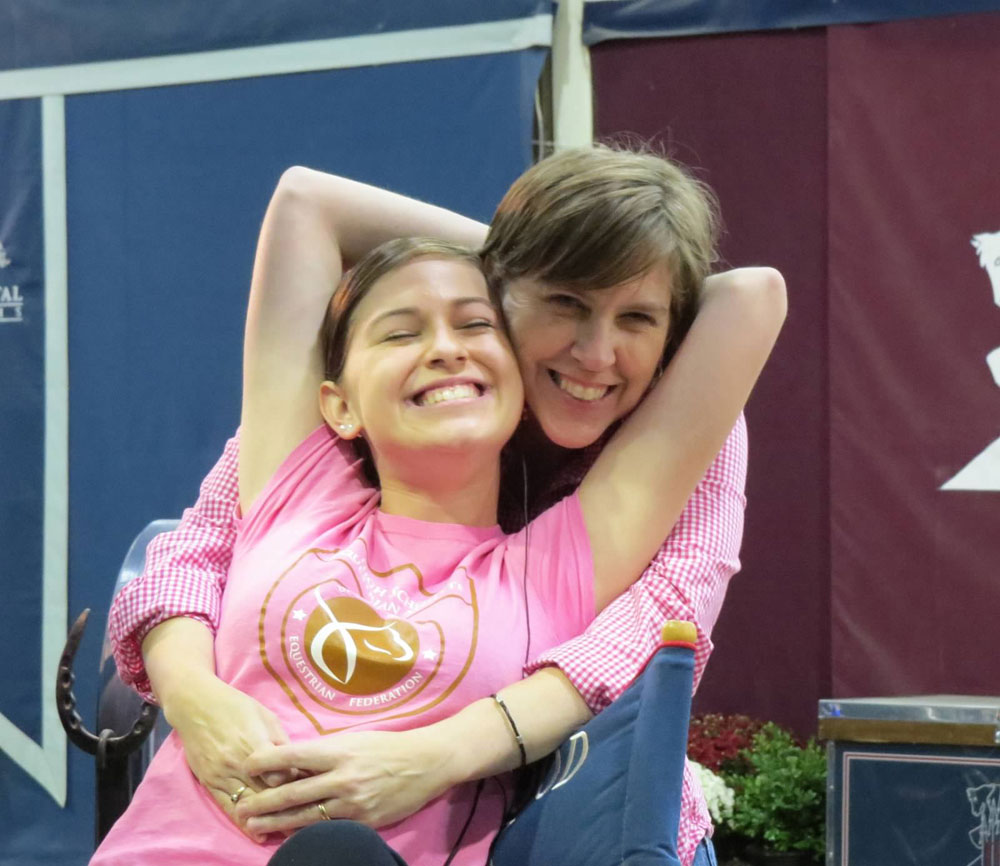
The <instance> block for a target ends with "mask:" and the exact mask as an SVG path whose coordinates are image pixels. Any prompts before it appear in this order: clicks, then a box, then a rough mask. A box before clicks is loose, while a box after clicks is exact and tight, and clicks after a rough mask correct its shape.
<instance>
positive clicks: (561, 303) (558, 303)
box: [547, 295, 587, 311]
mask: <svg viewBox="0 0 1000 866" xmlns="http://www.w3.org/2000/svg"><path fill="white" fill-rule="evenodd" d="M547 300H548V302H549V303H550V304H552V306H554V307H559V308H560V309H563V310H574V311H582V310H586V309H587V306H586V305H585V304H584V303H583V301H581V300H580V299H579V298H577V297H574V296H573V295H549V297H548V298H547Z"/></svg>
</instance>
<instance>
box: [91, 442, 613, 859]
mask: <svg viewBox="0 0 1000 866" xmlns="http://www.w3.org/2000/svg"><path fill="white" fill-rule="evenodd" d="M526 539H527V551H526V550H525V541H526ZM526 556H527V559H526ZM526 562H527V573H528V580H527V585H526V586H525V581H524V580H523V575H524V573H525V563H526ZM525 599H527V604H528V611H527V612H528V613H530V631H531V647H530V653H531V654H532V655H534V654H536V653H538V652H540V651H542V650H544V649H547V648H549V647H552V646H555V645H557V644H559V643H562V642H563V641H565V640H567V639H569V638H570V637H572V636H574V635H576V634H578V633H579V632H580V631H582V630H583V628H584V627H585V626H586V625H587V624H588V623H589V622H590V621H591V620H592V619H593V616H594V599H593V562H592V557H591V551H590V545H589V541H588V539H587V535H586V530H585V527H584V523H583V516H582V513H581V511H580V505H579V501H578V499H577V497H576V496H571V497H568V498H566V499H564V500H562V501H561V502H560V503H558V504H557V505H555V506H553V507H552V508H550V509H549V510H548V511H546V512H545V513H544V514H542V515H541V516H539V517H538V518H537V519H536V520H534V521H532V523H531V524H529V526H528V528H527V530H522V531H521V532H519V533H517V534H516V535H510V536H507V535H504V534H503V533H502V532H501V531H500V529H499V528H498V527H495V526H494V527H469V526H460V525H454V524H441V523H428V522H425V521H418V520H413V519H410V518H405V517H399V516H395V515H388V514H384V513H382V512H380V511H379V510H378V496H377V493H376V492H374V491H372V489H371V488H370V487H368V486H367V485H366V484H365V482H364V480H363V478H362V477H361V474H360V464H359V462H358V461H357V459H356V458H355V456H354V453H353V450H352V449H351V447H350V446H349V445H348V444H347V443H344V442H342V441H341V440H339V439H338V438H337V437H336V436H334V435H333V434H332V433H330V432H329V431H328V430H327V429H326V428H325V427H324V428H321V429H319V430H317V431H315V432H314V433H312V434H311V435H310V436H309V437H308V438H307V439H306V440H305V441H304V442H302V443H301V444H300V445H299V446H298V447H297V448H296V449H295V451H293V452H292V454H291V455H290V456H289V457H288V459H287V460H286V461H285V462H284V464H282V466H281V467H280V468H279V469H278V471H277V472H276V473H275V475H274V477H273V478H272V479H271V481H270V482H269V483H268V485H267V487H266V488H265V490H264V491H263V492H262V493H261V495H260V497H259V498H258V499H257V501H256V502H255V503H254V505H253V507H252V508H251V509H250V511H249V513H248V514H247V515H246V517H245V518H244V519H243V520H242V521H241V522H240V527H239V536H238V538H237V542H236V547H235V551H234V557H233V564H232V568H231V571H230V576H229V581H228V583H227V585H226V589H225V593H224V596H223V601H222V616H221V625H220V628H219V632H218V635H217V637H216V641H215V653H216V667H217V671H218V673H219V676H220V677H222V679H224V680H226V681H227V682H229V683H231V684H232V685H233V686H235V687H236V688H238V689H240V690H241V691H244V692H246V693H247V694H249V695H252V696H253V697H254V698H256V699H257V700H258V701H260V702H261V703H262V704H264V705H265V706H267V707H269V708H270V709H271V710H272V711H273V712H275V713H276V714H277V716H278V718H279V719H280V720H281V723H282V725H284V727H285V730H286V731H287V732H288V734H289V736H290V737H291V739H293V740H300V739H307V738H311V737H316V736H321V735H326V734H335V733H337V732H338V731H347V730H365V729H378V730H406V729H409V728H415V727H420V726H423V725H427V724H430V723H432V722H435V721H438V720H440V719H442V718H445V717H447V716H451V715H453V714H454V713H456V712H457V711H458V710H459V709H461V708H462V707H464V706H467V705H468V704H469V703H471V702H472V701H475V700H478V699H479V698H483V697H486V696H488V695H489V694H491V693H492V692H494V691H496V690H497V689H498V688H501V687H502V686H504V685H506V684H508V683H510V682H513V681H515V680H517V679H518V678H519V676H520V673H521V666H522V665H523V663H524V659H525V653H526V641H527V638H528V631H527V621H528V619H529V617H527V616H526V610H525ZM474 788H475V784H474V783H469V784H466V785H461V786H458V787H457V788H454V789H452V790H451V791H450V792H448V793H447V794H446V795H444V796H442V797H440V798H438V799H436V800H434V801H432V802H431V803H429V804H427V806H425V807H424V808H423V809H421V810H420V811H419V812H418V813H416V814H415V815H412V816H411V817H409V818H407V819H404V820H403V821H400V822H398V823H396V824H394V825H392V826H390V827H386V828H383V829H382V830H380V833H381V835H382V836H383V838H384V839H385V840H386V841H387V842H388V843H389V844H390V845H391V846H392V847H393V848H395V849H396V850H397V851H398V852H399V853H400V855H401V856H402V857H403V858H404V859H405V860H406V861H407V862H408V863H409V864H410V866H440V864H442V863H443V862H444V860H445V859H446V857H447V855H448V853H449V852H450V850H451V848H452V846H453V845H454V843H455V839H456V838H457V834H458V832H459V830H460V828H461V827H462V825H463V824H464V823H465V821H466V818H467V817H468V815H469V812H470V808H471V804H472V792H473V791H474ZM504 797H505V791H504V789H503V787H502V785H501V783H500V782H498V781H495V780H490V781H488V782H487V783H486V785H485V787H484V789H483V792H482V795H481V797H480V800H479V804H478V806H477V808H476V810H475V814H474V816H473V819H472V822H471V824H470V826H469V829H468V830H467V831H466V835H465V838H464V841H463V845H462V851H461V853H460V854H459V855H458V856H457V857H456V858H455V860H454V861H453V862H454V864H455V866H482V864H484V863H485V862H486V854H487V850H488V847H489V843H490V841H491V839H492V837H493V835H494V834H495V832H496V830H497V829H498V827H499V823H500V818H501V813H502V809H503V802H504ZM272 838H273V841H271V840H270V839H269V841H268V842H266V843H265V844H263V845H258V844H256V843H254V842H252V841H251V840H250V839H248V838H247V837H246V836H244V835H243V834H242V833H241V832H240V831H239V830H238V829H237V828H236V827H234V826H233V825H232V824H231V823H230V822H229V820H228V818H226V816H225V815H224V814H222V812H221V811H220V810H219V809H218V807H217V806H216V805H215V803H214V801H212V799H211V798H210V797H209V795H208V794H207V793H206V792H205V791H204V790H203V789H202V788H201V786H200V785H199V784H198V782H197V780H196V779H195V778H194V776H193V775H192V774H191V772H190V770H189V769H188V767H187V764H186V762H185V760H184V755H183V751H182V748H181V746H180V743H179V740H178V738H177V737H176V735H173V734H172V735H171V736H170V737H169V738H168V739H167V741H166V742H165V743H164V744H163V746H162V747H161V748H160V750H159V751H158V752H157V754H156V756H155V758H154V759H153V762H152V764H151V766H150V768H149V770H148V772H147V773H146V776H145V779H144V780H143V782H142V784H141V785H140V787H139V789H138V791H137V792H136V795H135V798H134V799H133V801H132V804H131V806H130V807H129V809H128V810H127V811H126V813H125V814H124V815H123V816H122V818H121V819H120V820H119V821H118V823H117V824H116V825H115V826H114V828H113V829H112V831H111V833H109V835H108V836H107V838H106V839H105V840H104V842H103V844H102V845H101V847H100V848H99V849H98V851H97V853H96V854H95V855H94V858H93V860H92V861H91V863H92V864H93V866H110V864H122V866H124V864H130V866H131V864H134V863H144V864H157V863H163V864H218V866H222V864H233V866H254V864H264V863H266V862H267V860H268V858H269V857H270V856H271V855H272V854H273V853H274V850H275V849H276V848H277V847H278V845H279V844H280V841H281V839H280V838H279V837H277V836H275V837H272Z"/></svg>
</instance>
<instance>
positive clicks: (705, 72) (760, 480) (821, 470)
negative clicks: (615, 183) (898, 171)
mask: <svg viewBox="0 0 1000 866" xmlns="http://www.w3.org/2000/svg"><path fill="white" fill-rule="evenodd" d="M592 62H593V68H594V79H595V87H596V99H597V127H598V134H599V135H601V136H611V135H614V134H616V133H619V132H622V131H630V132H635V133H638V134H639V135H641V136H643V137H645V138H652V139H656V140H658V141H661V142H663V143H664V144H666V145H667V148H668V150H669V151H670V152H671V153H672V154H673V155H674V156H676V157H677V158H678V159H680V160H681V161H683V162H685V163H687V164H688V165H691V166H693V167H698V168H699V169H701V171H700V172H699V173H700V174H701V176H702V177H703V178H704V179H705V180H707V181H708V182H709V183H710V184H711V185H712V186H713V187H714V189H715V190H716V192H717V193H718V194H719V199H720V203H721V207H722V215H723V220H724V222H725V226H726V234H725V237H724V239H723V244H722V252H723V255H724V256H725V258H726V260H727V261H728V263H730V264H732V265H747V264H771V265H774V266H775V267H778V268H779V269H780V270H781V271H782V272H783V273H784V274H785V278H786V280H787V282H788V287H789V294H790V299H791V306H790V314H789V319H788V324H787V326H786V328H785V331H784V333H783V334H782V336H781V339H780V341H779V343H778V346H777V347H776V349H775V354H774V357H773V359H772V361H771V363H770V365H769V366H768V368H767V369H766V371H765V373H764V375H763V377H762V379H761V381H760V383H759V385H758V387H757V390H756V392H755V393H754V395H753V398H752V401H751V403H750V406H749V407H748V409H747V422H748V425H749V431H750V469H749V478H748V481H747V495H748V499H749V507H748V510H747V521H746V535H745V543H744V546H743V562H744V568H743V571H742V572H741V573H740V574H739V575H738V576H737V577H736V578H735V580H734V581H733V583H732V585H731V589H730V592H729V597H728V599H727V601H726V605H725V607H724V608H723V612H722V616H721V618H720V620H719V624H718V626H717V628H716V631H715V640H716V647H717V648H716V651H715V654H714V656H713V658H712V662H711V664H710V665H709V668H708V671H707V673H706V675H705V679H704V682H703V683H702V686H701V689H700V691H699V695H698V699H697V701H696V709H697V708H700V709H713V710H726V711H733V712H736V711H739V712H751V713H754V714H756V715H759V716H762V717H765V718H772V719H776V720H779V721H783V722H786V723H788V724H792V725H794V726H795V727H796V728H799V729H800V730H803V731H807V730H810V729H812V728H814V727H815V719H816V703H815V702H816V700H817V699H818V698H819V697H821V696H825V694H826V693H827V692H829V665H828V659H829V653H830V649H829V615H830V614H829V598H830V589H829V550H828V530H827V527H828V524H829V519H828V510H827V509H828V487H829V481H828V469H827V462H826V459H825V457H824V455H825V454H826V451H827V435H828V434H827V430H828V426H829V422H828V417H827V386H826V352H827V350H826V332H827V322H826V236H827V232H826V184H827V181H826V41H825V35H824V31H822V30H806V31H800V32H794V33H792V32H778V33H768V34H748V35H727V36H710V37H698V38H693V39H672V40H671V39H656V40H636V41H629V42H612V43H607V44H604V45H600V46H597V47H596V48H595V49H594V50H593V52H592Z"/></svg>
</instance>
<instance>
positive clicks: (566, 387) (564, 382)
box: [555, 373, 611, 402]
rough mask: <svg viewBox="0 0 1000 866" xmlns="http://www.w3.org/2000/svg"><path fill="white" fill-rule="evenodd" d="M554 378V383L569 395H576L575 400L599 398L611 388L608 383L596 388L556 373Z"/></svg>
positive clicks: (590, 400)
mask: <svg viewBox="0 0 1000 866" xmlns="http://www.w3.org/2000/svg"><path fill="white" fill-rule="evenodd" d="M555 380H556V384H557V385H558V386H559V387H560V388H561V389H562V390H563V391H565V392H566V393H567V394H569V395H570V396H571V397H576V399H577V400H586V401H587V402H593V401H594V400H600V399H601V397H603V396H604V395H605V394H607V393H608V391H609V390H611V389H610V386H608V385H600V386H598V387H596V388H594V387H587V386H586V385H579V384H577V383H576V382H570V381H569V380H568V379H564V378H563V377H562V376H560V375H559V374H558V373H557V374H556V375H555Z"/></svg>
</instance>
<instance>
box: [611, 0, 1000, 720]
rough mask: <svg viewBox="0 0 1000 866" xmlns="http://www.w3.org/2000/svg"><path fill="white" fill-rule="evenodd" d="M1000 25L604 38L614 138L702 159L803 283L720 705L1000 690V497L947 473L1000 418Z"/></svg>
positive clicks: (731, 221)
mask: <svg viewBox="0 0 1000 866" xmlns="http://www.w3.org/2000/svg"><path fill="white" fill-rule="evenodd" d="M997 45H1000V15H996V14H992V15H976V16H962V17H960V18H955V19H925V20H921V21H909V22H894V23H889V24H879V25H870V26H844V27H837V28H831V29H829V30H820V29H816V30H802V31H795V32H792V31H786V32H771V33H760V34H746V35H722V36H711V37H698V38H687V39H655V40H634V41H628V42H611V43H605V44H602V45H599V46H597V47H596V48H595V49H594V50H593V52H592V60H593V67H594V77H595V85H596V92H597V96H596V99H597V126H598V133H599V135H601V136H603V137H609V136H615V135H618V134H620V133H623V132H630V133H635V134H638V135H639V136H641V137H643V138H647V139H654V140H658V141H661V142H663V143H664V144H666V146H667V148H668V150H669V151H670V152H671V153H672V154H673V155H675V156H676V157H678V158H679V159H681V160H682V161H684V162H686V163H688V164H689V165H692V166H695V167H697V168H699V169H700V173H701V175H702V176H703V177H704V178H705V179H706V180H708V181H709V182H710V183H711V184H712V186H713V187H715V189H716V191H717V192H718V193H719V197H720V200H721V204H722V211H723V218H724V221H725V224H726V228H727V233H726V235H725V237H724V240H723V253H724V255H725V258H726V260H727V261H728V262H729V263H730V264H733V265H744V264H758V263H766V264H771V265H774V266H776V267H778V268H780V269H781V270H782V272H783V273H784V274H785V277H786V280H787V283H788V289H789V301H790V313H789V318H788V323H787V325H786V327H785V331H784V333H783V335H782V337H781V339H780V341H779V344H778V346H777V348H776V350H775V354H774V356H773V358H772V360H771V362H770V365H769V367H768V369H767V370H766V371H765V374H764V376H763V377H762V379H761V382H760V384H759V385H758V388H757V391H756V392H755V394H754V396H753V398H752V400H751V403H750V406H749V407H748V411H747V417H748V421H749V424H750V446H751V448H750V476H749V480H748V498H749V507H748V512H747V527H746V535H745V542H744V547H743V561H744V569H743V572H742V573H741V574H740V575H739V576H738V577H737V578H736V579H735V580H734V582H733V584H732V588H731V590H730V593H729V598H728V600H727V602H726V606H725V608H724V610H723V614H722V617H721V619H720V622H719V625H718V627H717V629H716V633H715V638H716V643H717V649H716V653H715V656H714V657H713V660H712V664H711V665H710V666H709V670H708V673H707V675H706V677H705V681H704V683H703V685H702V688H701V691H700V693H699V695H698V697H697V699H696V704H695V706H696V709H711V710H724V711H743V712H750V713H752V714H755V715H759V716H762V717H766V718H773V719H776V720H778V721H782V722H785V723H787V724H791V725H793V726H794V727H796V728H797V729H799V730H800V731H803V732H808V731H811V730H814V729H815V719H816V700H817V699H819V698H821V697H830V696H849V695H862V694H863V695H878V694H902V693H920V692H932V691H953V692H959V691H962V692H988V691H991V690H992V691H994V692H995V691H996V689H997V688H998V686H997V685H996V683H997V682H998V681H1000V677H998V676H997V673H998V672H997V670H996V668H997V667H998V666H1000V662H993V661H992V659H991V657H990V656H989V655H985V654H984V653H982V652H981V651H977V650H978V648H980V647H982V646H984V644H985V641H984V640H983V636H984V634H983V633H984V631H985V629H986V628H987V627H988V623H989V622H990V621H992V620H993V619H995V611H996V610H997V608H1000V593H998V592H996V591H994V592H993V593H992V597H991V593H990V592H989V576H990V572H991V568H992V566H991V563H995V562H998V561H1000V533H996V532H993V533H991V532H990V529H991V527H990V521H989V517H990V515H991V514H993V513H996V514H1000V510H998V508H997V506H998V505H1000V498H998V495H997V493H996V492H991V491H988V490H987V491H963V490H946V491H941V490H939V489H938V488H939V487H940V486H941V485H942V484H944V483H946V482H947V481H948V480H949V479H952V478H953V477H954V476H955V475H956V474H957V473H959V471H960V470H961V469H962V468H963V467H965V466H966V465H967V464H968V463H969V462H970V461H972V460H973V458H975V457H976V456H977V455H978V454H980V453H981V452H983V451H984V449H987V447H988V446H989V445H990V444H991V443H992V442H993V441H994V440H995V439H996V437H997V435H998V426H1000V425H998V423H997V422H998V420H1000V392H998V391H997V383H996V382H994V380H993V377H992V376H991V374H990V370H989V368H988V367H987V364H986V360H985V356H986V354H987V353H988V352H989V351H991V350H992V349H993V348H995V347H997V346H1000V328H997V324H998V317H1000V309H998V307H997V306H996V305H995V304H994V301H993V294H992V291H991V287H990V281H989V275H988V273H987V271H986V270H984V269H983V268H982V267H980V263H979V258H978V257H977V252H976V250H975V249H973V247H972V245H971V241H972V237H973V235H976V234H983V233H992V232H998V231H1000V186H998V180H997V179H998V178H1000V166H997V162H998V160H1000V157H998V156H997V155H998V154H1000V146H998V145H1000V140H998V138H1000V117H998V112H997V110H996V106H997V105H1000V99H998V97H1000V73H998V72H997V69H998V68H1000V67H998V66H997V62H996V60H997V57H998V56H1000V55H998V54H997ZM997 245H998V246H1000V238H998V239H997ZM991 254H992V255H993V256H1000V249H998V250H997V251H996V252H993V253H991ZM984 255H986V254H985V253H984ZM997 268H998V269H1000V261H998V262H997ZM998 279H1000V277H998ZM995 366H996V367H997V368H998V381H1000V362H997V363H996V364H995ZM998 450H1000V445H998ZM997 463H998V467H997V469H996V471H997V472H1000V459H998V460H997ZM979 475H980V476H981V475H982V473H981V472H980V473H979ZM995 487H1000V484H996V485H995ZM991 602H993V603H992V604H991ZM981 658H982V659H983V660H982V661H980V659H981Z"/></svg>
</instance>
